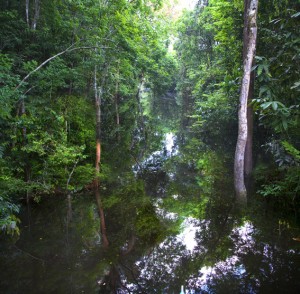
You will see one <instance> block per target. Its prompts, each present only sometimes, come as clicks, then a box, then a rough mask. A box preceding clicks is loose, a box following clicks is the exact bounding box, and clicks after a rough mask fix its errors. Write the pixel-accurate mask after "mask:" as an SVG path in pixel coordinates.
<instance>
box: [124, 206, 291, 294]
mask: <svg viewBox="0 0 300 294" xmlns="http://www.w3.org/2000/svg"><path fill="white" fill-rule="evenodd" d="M157 213H158V214H159V215H160V216H164V217H167V218H168V219H176V218H178V215H176V214H173V213H171V214H170V213H168V212H166V211H163V210H160V209H159V208H158V207H157ZM209 223H210V222H209V221H206V220H202V221H199V220H196V219H193V218H191V217H189V218H186V219H185V220H184V221H183V223H182V225H181V228H182V231H181V233H180V234H179V235H177V236H173V237H169V238H167V239H166V240H165V241H164V242H162V243H161V244H159V245H158V246H156V247H155V248H153V250H152V251H151V253H149V254H148V255H147V256H144V257H143V258H142V259H140V260H139V261H137V262H136V263H135V265H136V267H137V268H138V269H139V272H140V274H139V278H138V280H139V281H145V280H146V281H147V282H146V284H147V283H148V284H151V283H153V286H154V288H155V287H157V288H158V285H164V287H167V288H165V289H167V290H166V292H162V293H169V292H168V286H166V285H168V284H171V283H174V282H175V281H176V280H178V279H180V276H178V273H180V272H182V270H183V272H184V268H182V267H184V263H183V261H184V260H185V259H187V260H191V259H193V258H194V259H199V258H200V259H201V258H202V257H203V255H204V256H205V255H206V254H207V253H208V248H207V245H205V244H204V243H203V240H202V239H199V235H200V236H201V235H202V232H205V231H206V230H209ZM201 230H202V231H201ZM256 233H257V231H256V229H255V228H254V225H253V224H252V223H251V222H250V221H246V222H244V224H243V225H241V226H238V227H235V228H233V229H232V230H231V232H230V234H229V239H230V240H231V241H232V244H233V245H232V248H230V249H229V252H230V253H229V256H228V257H227V258H225V259H224V260H220V261H218V262H216V263H215V264H214V265H212V266H207V265H206V266H202V267H200V269H199V270H198V272H197V270H196V272H192V273H191V275H190V276H187V278H186V280H185V289H186V292H185V293H204V292H205V293H218V292H215V291H214V290H212V288H211V287H212V285H213V286H214V285H216V284H218V283H219V281H226V280H227V281H228V279H233V281H235V282H236V283H238V285H240V286H241V285H242V284H243V283H244V282H243V279H246V280H248V279H251V280H252V282H249V280H248V284H247V285H246V286H245V287H244V288H243V289H244V290H243V291H245V292H239V293H258V292H257V291H258V289H259V287H260V285H261V281H260V278H259V277H257V276H256V275H257V273H256V274H255V273H254V275H253V276H252V273H251V268H249V263H245V262H246V261H245V258H249V257H247V256H250V258H251V256H252V255H253V256H255V255H257V256H259V257H260V258H261V259H262V261H260V262H263V267H262V264H257V265H255V260H254V261H252V266H254V268H257V269H258V272H260V273H263V275H264V276H265V277H267V276H268V275H270V273H271V274H272V272H273V265H272V264H271V263H272V261H273V259H272V254H273V253H272V252H273V251H272V250H271V246H270V245H269V244H266V243H259V244H260V245H261V246H262V247H260V246H259V247H257V240H255V234H256ZM197 236H198V237H197ZM273 249H274V248H273ZM293 253H295V252H291V254H293ZM199 264H201V262H200V263H199ZM204 264H205V262H204ZM204 264H203V265H204ZM259 267H261V268H259ZM180 268H181V271H179V272H178V269H180ZM249 271H250V272H249ZM264 271H265V273H264ZM240 283H241V284H240ZM160 287H161V286H160ZM130 288H131V289H132V291H135V290H138V288H137V286H136V285H134V284H131V285H130ZM179 291H180V288H179V289H178V293H179ZM199 291H200V292H199ZM203 291H204V292H203ZM222 293H223V292H222Z"/></svg>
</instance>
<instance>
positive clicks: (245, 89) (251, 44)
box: [234, 0, 258, 203]
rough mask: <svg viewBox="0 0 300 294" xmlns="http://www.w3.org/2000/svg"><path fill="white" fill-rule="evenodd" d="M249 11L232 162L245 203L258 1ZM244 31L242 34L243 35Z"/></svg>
mask: <svg viewBox="0 0 300 294" xmlns="http://www.w3.org/2000/svg"><path fill="white" fill-rule="evenodd" d="M249 1H250V4H249V9H248V10H247V14H246V16H245V17H246V25H247V28H246V29H245V31H246V32H247V35H246V36H245V35H244V44H245V43H246V44H247V51H246V54H245V58H244V66H243V79H242V85H241V93H240V106H239V113H238V118H239V128H238V139H237V144H236V150H235V161H234V185H235V191H236V196H237V200H238V202H244V203H245V202H246V201H247V190H246V187H245V179H244V169H245V148H246V142H247V135H248V126H247V105H248V95H249V89H250V76H251V67H252V62H253V58H254V54H255V48H256V36H257V26H256V18H257V8H258V7H257V6H258V0H249ZM245 31H244V33H245Z"/></svg>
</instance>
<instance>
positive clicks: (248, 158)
mask: <svg viewBox="0 0 300 294" xmlns="http://www.w3.org/2000/svg"><path fill="white" fill-rule="evenodd" d="M249 8H250V0H244V15H245V20H244V48H243V60H245V59H246V57H247V48H248V44H249V27H248V24H247V17H246V16H247V11H248V9H249ZM254 55H255V52H254ZM254 63H255V61H254V60H253V62H252V67H253V65H254ZM254 78H255V75H254V72H253V71H252V72H251V75H250V88H249V93H248V107H247V127H248V130H247V142H246V149H245V169H244V172H245V180H246V188H247V189H249V188H250V186H251V174H252V169H253V152H252V149H253V108H252V106H251V104H250V102H251V100H252V99H253V94H254Z"/></svg>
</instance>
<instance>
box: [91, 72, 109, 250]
mask: <svg viewBox="0 0 300 294" xmlns="http://www.w3.org/2000/svg"><path fill="white" fill-rule="evenodd" d="M94 91H95V108H96V160H95V172H96V175H95V182H94V190H95V197H96V201H97V206H98V212H99V217H100V226H101V227H100V231H101V236H102V241H103V246H104V247H108V245H109V242H108V238H107V234H106V223H105V215H104V210H103V205H102V201H101V197H100V180H99V171H100V163H101V95H102V85H100V87H98V83H97V67H96V66H95V72H94Z"/></svg>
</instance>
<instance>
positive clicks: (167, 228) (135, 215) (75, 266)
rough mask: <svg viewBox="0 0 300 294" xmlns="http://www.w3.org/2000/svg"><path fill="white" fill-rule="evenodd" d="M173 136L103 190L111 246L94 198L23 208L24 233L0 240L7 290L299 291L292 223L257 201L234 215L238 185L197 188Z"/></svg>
mask: <svg viewBox="0 0 300 294" xmlns="http://www.w3.org/2000/svg"><path fill="white" fill-rule="evenodd" d="M168 136H169V137H167V141H166V142H165V147H164V149H163V150H162V151H159V152H155V153H153V154H151V155H150V156H149V157H147V158H146V159H145V160H144V161H143V162H141V163H140V164H139V166H135V167H134V168H133V170H131V171H128V172H127V173H124V174H121V175H120V176H119V177H118V184H116V183H109V182H108V183H107V184H105V185H104V187H103V188H102V191H101V197H102V200H103V205H104V211H105V217H106V226H107V238H108V240H109V242H110V244H109V246H108V247H107V248H104V247H103V245H102V237H101V234H100V222H99V216H98V208H97V205H96V201H95V199H94V196H93V195H92V194H82V195H76V196H70V197H67V196H65V197H62V196H56V197H52V198H51V199H47V200H43V201H41V203H40V204H38V205H37V204H35V205H31V207H29V208H24V209H23V211H22V214H21V216H20V218H21V220H22V225H21V235H20V236H19V237H18V238H16V239H15V240H14V241H13V242H7V243H3V242H2V243H1V248H0V249H1V253H0V271H1V277H0V292H1V293H6V294H10V293H14V294H17V293H20V294H21V293H170V294H171V293H175V294H176V293H178V294H179V293H180V289H181V285H183V286H184V289H185V293H299V289H300V242H299V241H297V240H298V239H297V238H298V237H299V236H300V231H299V229H298V228H297V226H296V225H294V222H293V220H287V219H284V218H281V217H279V216H277V215H275V214H274V213H272V212H271V211H270V210H268V208H267V207H264V206H262V205H261V204H257V202H255V200H253V201H251V203H250V204H249V206H248V207H247V209H246V208H245V209H236V208H235V207H234V206H233V205H232V202H233V197H232V195H233V194H232V191H231V190H230V189H227V188H226V187H225V186H222V185H221V187H219V188H217V187H214V188H213V189H212V188H210V189H208V188H207V187H208V185H207V184H205V183H203V181H205V179H204V177H205V175H202V177H203V181H202V182H201V183H199V173H198V171H197V170H196V169H195V167H194V166H192V165H191V164H190V162H185V161H184V160H181V159H180V154H179V153H178V150H177V149H176V148H174V146H173V144H172V142H171V141H172V136H171V135H168ZM170 140H171V141H170ZM204 188H205V189H204ZM208 191H210V193H209V192H208Z"/></svg>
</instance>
